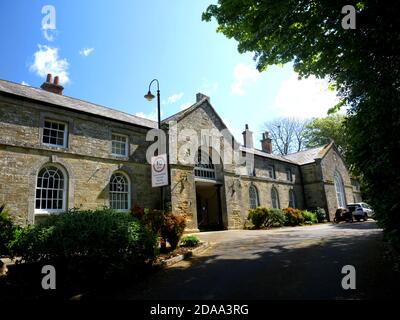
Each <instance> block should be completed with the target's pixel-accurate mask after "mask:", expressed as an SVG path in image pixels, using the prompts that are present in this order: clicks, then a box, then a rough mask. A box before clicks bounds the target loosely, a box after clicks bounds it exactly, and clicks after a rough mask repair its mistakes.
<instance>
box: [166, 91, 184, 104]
mask: <svg viewBox="0 0 400 320" xmlns="http://www.w3.org/2000/svg"><path fill="white" fill-rule="evenodd" d="M182 97H183V92H179V93H176V94H174V95H172V96H170V97H168V98H167V104H173V103H176V102H177V101H179V100H180V99H182Z"/></svg>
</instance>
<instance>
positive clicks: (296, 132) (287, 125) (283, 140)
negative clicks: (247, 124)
mask: <svg viewBox="0 0 400 320" xmlns="http://www.w3.org/2000/svg"><path fill="white" fill-rule="evenodd" d="M305 124H306V121H305V120H300V119H296V118H291V117H285V118H284V117H282V118H276V119H275V120H272V121H269V122H266V123H265V124H264V126H265V129H266V130H267V131H268V132H269V134H270V137H271V139H272V142H273V143H272V146H273V152H274V153H279V154H281V155H285V154H289V153H293V152H299V151H301V150H303V149H304V137H303V134H302V133H303V130H304V126H305Z"/></svg>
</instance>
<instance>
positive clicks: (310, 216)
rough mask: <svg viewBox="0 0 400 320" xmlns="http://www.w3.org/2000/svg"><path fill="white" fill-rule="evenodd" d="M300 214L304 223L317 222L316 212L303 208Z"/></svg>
mask: <svg viewBox="0 0 400 320" xmlns="http://www.w3.org/2000/svg"><path fill="white" fill-rule="evenodd" d="M301 214H302V215H303V217H304V223H305V224H313V223H318V218H317V214H316V213H314V212H311V211H307V210H304V211H302V212H301Z"/></svg>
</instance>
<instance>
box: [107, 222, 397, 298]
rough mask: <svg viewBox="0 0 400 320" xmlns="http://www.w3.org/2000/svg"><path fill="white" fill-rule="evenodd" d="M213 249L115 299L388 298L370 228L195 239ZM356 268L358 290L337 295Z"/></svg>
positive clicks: (393, 287)
mask: <svg viewBox="0 0 400 320" xmlns="http://www.w3.org/2000/svg"><path fill="white" fill-rule="evenodd" d="M196 235H197V236H198V237H199V238H201V239H202V240H204V241H208V242H210V243H211V246H210V247H209V248H208V249H206V250H205V251H204V252H202V253H201V254H200V255H198V256H195V257H192V258H191V259H189V260H187V261H182V262H179V263H177V264H175V265H173V266H171V267H169V268H167V269H164V270H159V271H157V272H155V273H154V274H152V275H150V276H149V277H147V278H146V279H143V280H142V281H141V282H140V283H139V284H135V285H131V286H129V288H127V289H123V290H119V291H118V292H109V295H110V296H109V298H116V299H135V300H136V299H157V300H164V299H168V300H171V299H172V300H174V299H206V300H214V299H229V300H230V299H377V298H378V299H390V298H391V299H393V298H398V296H397V295H398V293H397V288H399V287H398V284H399V282H398V280H399V272H395V271H394V270H393V268H392V265H391V264H390V263H388V262H387V260H386V259H384V258H383V256H384V254H385V246H384V244H383V242H382V230H381V229H379V228H378V227H377V225H376V223H375V222H373V221H368V222H360V223H352V224H350V223H342V224H339V225H333V224H323V225H315V226H306V227H296V228H282V229H275V230H235V231H219V232H207V233H199V234H196ZM345 265H351V266H354V268H355V271H356V281H355V284H356V289H348V290H344V289H343V288H342V285H341V283H342V279H343V277H344V276H345V274H342V273H341V271H342V268H343V266H345Z"/></svg>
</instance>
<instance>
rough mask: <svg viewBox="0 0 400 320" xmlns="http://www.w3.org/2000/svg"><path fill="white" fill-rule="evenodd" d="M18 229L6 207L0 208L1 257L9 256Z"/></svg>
mask: <svg viewBox="0 0 400 320" xmlns="http://www.w3.org/2000/svg"><path fill="white" fill-rule="evenodd" d="M15 229H16V227H15V226H14V224H13V221H12V219H11V217H10V215H9V214H8V212H7V211H6V210H4V205H2V206H1V207H0V256H2V255H9V254H10V250H9V246H10V243H11V242H12V240H13V239H14V232H15Z"/></svg>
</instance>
